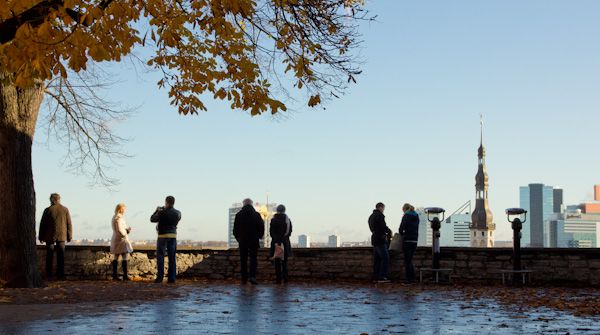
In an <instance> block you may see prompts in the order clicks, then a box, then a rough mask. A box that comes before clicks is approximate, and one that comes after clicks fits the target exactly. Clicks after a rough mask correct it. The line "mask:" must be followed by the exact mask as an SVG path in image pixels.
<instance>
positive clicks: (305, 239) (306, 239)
mask: <svg viewBox="0 0 600 335" xmlns="http://www.w3.org/2000/svg"><path fill="white" fill-rule="evenodd" d="M298 247H299V248H310V236H308V235H300V236H298Z"/></svg>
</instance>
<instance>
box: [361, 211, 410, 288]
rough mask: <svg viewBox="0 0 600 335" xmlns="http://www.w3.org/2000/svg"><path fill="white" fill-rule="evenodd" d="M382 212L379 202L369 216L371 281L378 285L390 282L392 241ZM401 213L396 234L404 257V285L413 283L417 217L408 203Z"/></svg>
mask: <svg viewBox="0 0 600 335" xmlns="http://www.w3.org/2000/svg"><path fill="white" fill-rule="evenodd" d="M384 211H385V205H384V204H383V203H381V202H379V203H377V204H376V205H375V209H374V210H373V213H372V214H371V216H369V229H370V230H371V245H373V280H375V281H376V282H380V283H387V282H389V281H390V280H389V279H388V271H389V264H390V255H389V246H390V242H391V240H392V231H391V229H390V228H389V227H388V226H387V224H386V222H385V215H384V214H383V212H384ZM402 211H403V212H404V215H403V216H402V221H401V222H400V227H399V228H398V233H399V238H400V241H401V244H402V253H403V255H404V271H405V274H406V279H405V283H406V284H413V283H414V282H415V269H414V266H413V262H412V259H413V256H414V254H415V251H416V250H417V241H418V240H419V215H418V214H417V212H415V208H414V206H412V205H411V204H408V203H406V204H404V205H403V206H402Z"/></svg>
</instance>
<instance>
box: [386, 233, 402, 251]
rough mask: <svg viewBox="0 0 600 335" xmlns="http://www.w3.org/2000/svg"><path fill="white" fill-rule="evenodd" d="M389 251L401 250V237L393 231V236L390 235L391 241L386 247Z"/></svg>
mask: <svg viewBox="0 0 600 335" xmlns="http://www.w3.org/2000/svg"><path fill="white" fill-rule="evenodd" d="M388 249H389V250H390V251H398V252H400V251H401V250H402V237H401V236H400V234H398V233H395V234H394V237H392V241H391V242H390V246H389V248H388Z"/></svg>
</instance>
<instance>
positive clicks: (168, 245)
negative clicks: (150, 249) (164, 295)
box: [156, 237, 177, 282]
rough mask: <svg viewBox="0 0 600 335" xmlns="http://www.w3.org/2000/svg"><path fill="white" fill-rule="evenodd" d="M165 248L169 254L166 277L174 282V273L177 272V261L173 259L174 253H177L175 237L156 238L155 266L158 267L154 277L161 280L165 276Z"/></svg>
mask: <svg viewBox="0 0 600 335" xmlns="http://www.w3.org/2000/svg"><path fill="white" fill-rule="evenodd" d="M165 249H167V254H168V256H169V270H168V273H167V279H168V280H169V281H170V282H174V281H175V274H176V272H177V271H176V270H177V261H176V259H175V254H176V253H177V239H176V238H164V237H159V238H158V240H156V266H157V268H158V269H157V270H158V271H157V274H156V279H159V280H162V279H163V277H164V276H165Z"/></svg>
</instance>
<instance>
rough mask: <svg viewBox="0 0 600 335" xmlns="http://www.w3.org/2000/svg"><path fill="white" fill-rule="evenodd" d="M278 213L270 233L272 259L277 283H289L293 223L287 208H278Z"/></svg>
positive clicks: (274, 217)
mask: <svg viewBox="0 0 600 335" xmlns="http://www.w3.org/2000/svg"><path fill="white" fill-rule="evenodd" d="M276 210H277V213H276V214H275V215H273V218H272V219H271V225H270V227H269V233H270V235H271V251H270V257H271V259H273V261H274V263H275V277H276V283H277V284H281V282H282V280H283V283H287V282H288V257H290V256H291V254H292V245H291V243H290V235H291V234H292V221H291V220H290V218H289V217H288V216H287V215H286V214H285V206H284V205H279V206H277V209H276Z"/></svg>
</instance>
